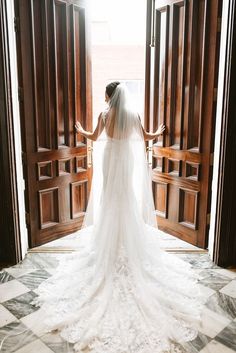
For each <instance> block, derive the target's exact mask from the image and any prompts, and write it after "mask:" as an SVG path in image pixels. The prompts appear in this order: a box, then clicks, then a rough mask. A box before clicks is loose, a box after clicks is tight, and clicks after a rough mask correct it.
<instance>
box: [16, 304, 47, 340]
mask: <svg viewBox="0 0 236 353" xmlns="http://www.w3.org/2000/svg"><path fill="white" fill-rule="evenodd" d="M39 312H40V310H38V311H35V312H33V313H31V314H29V315H27V316H24V317H22V318H21V319H20V321H22V322H23V324H24V325H25V326H27V327H29V328H30V330H31V331H32V332H33V333H35V334H36V335H37V336H38V337H40V336H42V335H45V334H46V329H45V325H44V324H43V320H42V316H40V313H41V312H40V313H39ZM41 315H42V313H41Z"/></svg>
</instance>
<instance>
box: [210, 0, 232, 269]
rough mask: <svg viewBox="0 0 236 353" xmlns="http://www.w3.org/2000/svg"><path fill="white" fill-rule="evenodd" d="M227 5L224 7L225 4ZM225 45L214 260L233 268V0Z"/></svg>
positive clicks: (230, 3)
mask: <svg viewBox="0 0 236 353" xmlns="http://www.w3.org/2000/svg"><path fill="white" fill-rule="evenodd" d="M226 3H227V4H226ZM226 3H225V8H226V10H225V11H226V12H227V11H228V13H227V14H226V15H227V16H226V20H225V22H226V24H225V31H226V38H227V41H226V46H225V55H224V56H223V59H222V63H223V65H222V71H223V75H222V76H223V77H222V85H223V87H222V107H221V122H220V124H221V126H220V131H219V134H220V136H219V141H220V146H219V156H217V157H218V166H217V167H218V168H216V170H215V179H216V185H217V190H216V197H215V198H216V211H215V223H214V224H213V226H214V227H213V229H214V241H213V242H212V243H213V246H212V247H213V249H212V257H213V261H214V262H215V263H216V264H217V265H219V266H222V267H229V266H236V237H235V229H236V217H235V212H236V206H235V198H236V185H235V184H236V183H235V181H236V140H235V135H236V89H235V82H236V13H235V11H236V0H229V1H228V2H227V1H226Z"/></svg>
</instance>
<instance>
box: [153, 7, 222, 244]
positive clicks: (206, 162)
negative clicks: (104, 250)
mask: <svg viewBox="0 0 236 353" xmlns="http://www.w3.org/2000/svg"><path fill="white" fill-rule="evenodd" d="M220 11H221V0H216V1H214V2H212V1H209V0H199V1H194V0H185V1H174V0H173V1H171V0H165V1H156V2H155V35H156V38H155V51H154V55H153V57H151V59H150V61H151V63H150V67H151V70H150V78H149V80H148V82H150V84H153V86H151V88H150V116H149V119H150V122H149V123H147V124H146V125H147V126H152V127H153V129H156V128H157V126H158V125H159V124H160V123H164V124H165V125H166V127H167V129H166V132H165V134H164V137H160V138H159V139H158V141H156V142H155V143H154V145H153V183H154V189H153V190H154V197H155V204H156V210H157V220H158V224H159V226H160V227H161V228H162V229H164V230H166V231H168V232H170V233H171V234H174V235H177V236H179V237H180V238H182V239H185V240H188V241H189V242H191V243H192V244H194V245H197V246H199V247H202V248H205V247H207V239H208V228H209V222H208V217H207V214H208V213H209V212H210V198H211V178H212V165H211V153H212V152H213V144H212V140H214V132H215V131H214V126H215V100H214V87H217V78H218V57H219V46H218V39H219V33H218V29H217V21H218V17H219V16H220ZM164 15H165V17H164ZM164 20H165V21H166V22H162V21H164ZM163 43H165V46H163ZM164 47H165V48H166V50H164V49H163V48H164ZM161 48H162V49H161ZM148 55H149V54H148ZM163 183H164V184H163ZM155 184H157V185H159V186H158V187H156V186H155ZM162 184H163V185H167V186H165V187H164V186H162V187H160V185H162ZM155 190H156V191H155ZM158 190H160V191H159V192H158ZM167 190H168V192H167ZM164 191H165V194H164ZM159 194H160V195H159ZM159 196H160V198H159ZM161 200H162V201H161ZM163 210H165V211H163ZM161 215H164V217H163V216H161Z"/></svg>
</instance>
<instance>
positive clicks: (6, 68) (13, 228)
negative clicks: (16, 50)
mask: <svg viewBox="0 0 236 353" xmlns="http://www.w3.org/2000/svg"><path fill="white" fill-rule="evenodd" d="M8 20H9V19H8V14H7V0H2V1H1V2H0V28H1V37H0V65H1V68H0V70H1V72H2V73H3V80H2V84H1V85H0V99H1V120H0V131H1V136H2V139H1V150H2V170H1V181H0V182H1V187H2V188H3V189H4V190H5V194H4V197H3V198H2V201H3V202H0V210H1V230H0V231H1V234H3V237H1V249H3V252H2V253H1V259H0V261H1V264H2V265H3V266H5V265H14V264H16V263H18V262H19V261H20V260H21V259H22V249H21V239H20V214H19V204H18V194H17V193H18V186H17V170H16V154H15V148H16V146H15V140H14V129H13V126H14V122H13V118H14V116H13V105H12V94H11V92H12V87H11V67H10V63H11V61H10V42H9V33H8Z"/></svg>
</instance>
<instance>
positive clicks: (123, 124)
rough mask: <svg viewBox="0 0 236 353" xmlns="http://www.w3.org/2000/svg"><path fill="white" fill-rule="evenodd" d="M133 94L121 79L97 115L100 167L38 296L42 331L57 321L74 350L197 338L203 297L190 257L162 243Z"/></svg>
mask: <svg viewBox="0 0 236 353" xmlns="http://www.w3.org/2000/svg"><path fill="white" fill-rule="evenodd" d="M129 102H130V101H129V99H128V93H127V91H126V88H125V87H124V86H123V85H119V86H118V87H117V88H116V90H115V93H114V95H113V97H112V99H111V101H110V104H109V108H108V110H107V111H106V112H104V113H103V117H102V119H103V121H104V125H105V134H103V135H102V136H101V138H100V141H98V142H96V144H97V147H98V154H99V156H100V157H101V158H102V163H101V162H100V163H99V164H100V166H101V169H100V170H99V166H98V167H97V168H96V166H95V168H94V169H95V170H94V173H95V174H94V179H93V184H92V190H91V198H90V201H89V205H88V209H87V213H86V217H85V220H84V225H83V228H82V229H81V230H80V231H79V232H78V234H79V237H78V251H76V252H74V253H72V254H68V255H65V256H64V257H63V258H62V259H61V261H60V264H59V266H58V268H57V269H56V272H55V274H54V275H53V276H52V277H51V278H49V279H48V280H46V281H45V282H43V283H42V284H41V285H40V286H39V288H38V289H37V293H38V294H39V297H37V298H36V300H35V301H34V304H36V305H39V306H40V309H39V312H38V313H39V315H40V316H41V318H42V320H43V322H44V324H45V331H52V330H55V329H58V330H59V331H60V334H61V336H62V337H63V338H64V339H65V340H66V341H68V342H71V343H73V344H74V350H75V351H76V352H80V353H82V352H85V351H86V350H85V349H88V350H87V351H88V352H92V353H162V352H177V351H178V350H177V349H178V347H179V344H180V345H184V342H187V341H190V340H193V339H194V338H195V337H196V335H197V328H198V323H199V320H200V314H201V310H202V305H203V302H204V299H203V296H202V295H201V293H200V289H199V287H198V284H197V277H196V276H195V275H194V273H193V271H192V269H191V267H190V265H188V264H186V263H185V262H183V261H181V260H179V259H178V258H177V257H175V256H173V255H170V254H167V253H166V252H163V251H162V250H160V248H159V246H158V241H157V234H158V229H157V228H156V227H155V226H156V224H155V211H154V204H153V198H152V190H151V175H150V170H149V167H148V164H147V161H146V155H145V144H144V140H143V132H142V127H141V123H140V120H139V117H138V115H137V114H136V113H135V111H134V110H133V109H132V108H131V107H130V106H128V103H129ZM101 146H102V147H101ZM101 149H103V153H101ZM95 191H96V192H95ZM94 195H96V197H93V196H94ZM87 351H86V352H87Z"/></svg>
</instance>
